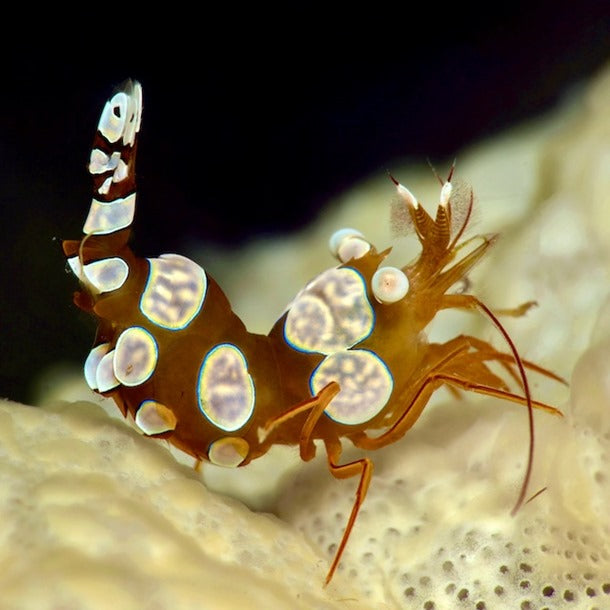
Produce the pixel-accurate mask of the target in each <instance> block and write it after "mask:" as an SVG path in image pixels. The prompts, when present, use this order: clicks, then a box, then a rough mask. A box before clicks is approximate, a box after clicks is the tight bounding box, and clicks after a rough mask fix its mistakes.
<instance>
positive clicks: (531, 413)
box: [470, 295, 534, 517]
mask: <svg viewBox="0 0 610 610" xmlns="http://www.w3.org/2000/svg"><path fill="white" fill-rule="evenodd" d="M470 297H471V298H472V299H473V301H474V303H475V305H476V306H477V307H478V308H479V309H480V310H481V311H482V312H483V313H484V314H485V315H486V316H487V317H488V318H489V319H490V320H491V321H492V322H493V325H494V326H495V327H496V328H497V329H498V330H499V331H500V332H501V333H502V335H503V336H504V339H505V341H506V343H507V344H508V346H509V348H510V351H511V352H512V353H513V357H514V359H515V363H516V365H517V368H518V369H519V375H520V377H521V382H522V384H523V392H524V393H525V402H526V404H527V415H528V425H529V437H530V438H529V448H528V457H527V467H526V469H525V476H524V477H523V483H522V484H521V491H520V492H519V497H518V498H517V502H516V503H515V505H514V506H513V509H512V510H511V511H510V514H511V517H514V516H515V515H516V514H517V512H518V510H519V509H520V508H521V506H523V503H524V501H525V496H526V494H527V488H528V486H529V482H530V479H531V477H532V468H533V464H534V406H533V404H532V396H531V393H530V388H529V383H528V381H527V375H526V374H525V367H524V366H523V362H522V360H521V356H519V352H518V351H517V348H516V347H515V344H514V343H513V340H512V339H511V338H510V335H509V334H508V332H507V330H506V329H505V328H504V326H502V324H501V323H500V320H498V318H497V317H496V316H495V315H494V314H493V313H492V311H491V309H489V307H487V305H485V303H483V302H482V301H480V300H479V299H477V297H475V296H472V295H470Z"/></svg>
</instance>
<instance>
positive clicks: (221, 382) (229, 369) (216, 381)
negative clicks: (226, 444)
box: [197, 343, 255, 432]
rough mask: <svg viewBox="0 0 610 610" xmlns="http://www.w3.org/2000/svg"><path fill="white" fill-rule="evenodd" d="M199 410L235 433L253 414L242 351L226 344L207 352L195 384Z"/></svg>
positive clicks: (252, 397)
mask: <svg viewBox="0 0 610 610" xmlns="http://www.w3.org/2000/svg"><path fill="white" fill-rule="evenodd" d="M197 396H198V402H199V409H200V410H201V412H202V413H203V414H204V415H205V416H206V417H207V418H208V419H209V420H210V421H211V422H212V423H213V424H214V425H215V426H217V427H218V428H220V429H221V430H225V431H227V432H233V431H235V430H239V428H241V427H242V426H243V425H244V424H246V423H247V422H248V420H249V419H250V417H251V416H252V413H253V411H254V402H255V391H254V382H253V381H252V377H251V376H250V374H249V373H248V364H247V362H246V359H245V357H244V355H243V354H242V352H241V351H240V350H239V349H238V348H237V347H235V345H232V344H230V343H221V344H220V345H217V346H216V347H214V348H213V349H211V350H210V351H209V352H208V353H207V355H206V357H205V358H204V360H203V363H202V364H201V369H200V370H199V380H198V384H197Z"/></svg>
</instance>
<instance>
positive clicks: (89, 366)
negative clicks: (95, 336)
mask: <svg viewBox="0 0 610 610" xmlns="http://www.w3.org/2000/svg"><path fill="white" fill-rule="evenodd" d="M109 349H110V343H100V344H99V345H96V346H95V347H94V348H93V349H92V350H91V351H90V352H89V355H88V356H87V359H86V360H85V366H84V370H85V381H86V382H87V385H88V386H89V387H90V388H91V389H92V390H97V389H98V385H97V369H98V367H99V365H100V362H101V360H102V358H103V357H104V356H105V355H106V354H107V353H108V350H109Z"/></svg>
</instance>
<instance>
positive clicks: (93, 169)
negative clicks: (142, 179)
mask: <svg viewBox="0 0 610 610" xmlns="http://www.w3.org/2000/svg"><path fill="white" fill-rule="evenodd" d="M141 117H142V87H141V86H140V83H138V82H136V81H131V80H128V81H126V82H125V83H124V84H123V85H122V87H121V88H120V89H119V90H118V91H117V92H116V93H115V94H114V95H113V97H112V98H111V99H110V100H109V101H108V102H106V105H105V106H104V110H103V111H102V114H101V116H100V120H99V123H98V127H97V132H96V134H95V138H94V140H93V146H92V149H91V158H90V160H89V172H90V173H91V176H92V179H93V199H92V201H91V206H90V208H89V213H88V215H87V219H86V220H85V224H84V225H83V233H84V234H85V235H84V237H83V238H82V239H81V240H67V241H64V242H63V244H62V246H63V250H64V253H65V255H66V257H67V258H68V263H69V265H70V267H71V269H72V271H73V272H74V274H75V275H76V276H77V277H78V278H79V279H80V280H81V281H82V282H83V283H84V284H85V285H86V286H87V288H88V290H89V292H92V293H103V292H108V291H110V290H115V289H116V288H118V287H119V286H120V285H122V282H123V281H124V280H125V278H126V274H127V269H126V265H125V262H124V261H123V260H122V259H120V258H117V257H116V256H113V255H117V254H119V253H120V251H121V249H122V248H123V247H124V246H125V245H126V243H127V240H128V239H129V234H130V228H131V224H132V222H133V217H134V213H135V204H136V179H135V160H136V148H137V134H138V131H139V129H140V121H141Z"/></svg>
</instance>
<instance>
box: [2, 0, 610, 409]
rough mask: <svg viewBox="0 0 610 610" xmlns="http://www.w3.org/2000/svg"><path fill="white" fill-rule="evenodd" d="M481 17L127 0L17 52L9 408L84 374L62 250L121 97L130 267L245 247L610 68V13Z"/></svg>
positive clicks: (544, 9) (8, 272)
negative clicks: (145, 11)
mask: <svg viewBox="0 0 610 610" xmlns="http://www.w3.org/2000/svg"><path fill="white" fill-rule="evenodd" d="M507 4H508V3H507ZM328 6H329V7H331V6H333V9H336V7H335V6H334V5H328ZM489 6H490V8H489V10H490V11H491V10H493V14H490V13H482V12H480V10H477V11H466V10H465V9H464V6H463V5H460V6H459V7H458V6H450V7H448V8H441V7H440V6H428V5H420V4H413V5H406V4H405V5H402V12H401V13H397V12H393V10H392V9H391V8H389V7H388V6H385V5H384V6H381V5H379V6H377V5H367V6H366V11H365V10H364V9H357V8H356V7H355V5H352V6H350V7H349V9H347V8H346V9H345V10H346V12H345V14H339V15H338V16H335V17H332V18H331V17H330V16H329V15H328V14H326V12H324V11H322V10H318V11H316V10H314V9H313V8H307V7H305V6H301V5H299V6H297V7H296V8H295V7H294V6H291V7H290V10H288V6H284V7H283V8H282V10H283V11H286V12H285V13H282V12H278V11H277V10H276V11H272V12H270V14H268V15H266V14H262V13H257V12H256V10H257V9H252V8H251V9H249V10H250V11H251V14H244V13H243V10H242V9H238V8H237V6H235V7H234V6H230V7H228V8H227V9H225V10H226V13H225V14H224V15H223V16H222V17H219V16H217V17H211V16H209V15H208V16H205V17H204V18H202V17H200V16H197V17H194V16H191V15H178V16H176V15H173V16H172V15H171V13H167V14H166V13H160V14H158V15H156V16H155V17H156V18H157V20H156V25H155V26H154V27H152V26H146V25H144V24H138V20H137V15H136V16H133V17H130V18H126V16H125V14H123V13H125V12H126V11H127V10H134V9H132V8H129V9H128V7H126V6H122V5H120V4H116V5H112V6H111V5H109V6H108V8H107V11H108V14H105V15H104V14H101V15H100V16H99V22H98V21H96V20H95V19H94V20H92V21H91V22H90V23H89V24H88V26H87V28H85V30H86V32H88V35H87V36H84V37H83V39H82V40H80V41H79V43H78V44H77V43H75V42H74V43H70V42H71V41H69V40H66V39H65V38H64V37H63V36H62V35H60V34H59V33H56V32H55V31H52V32H51V35H50V36H49V35H47V36H46V37H45V39H44V40H41V39H39V38H38V37H37V36H34V35H30V36H29V37H27V39H26V40H25V43H24V44H20V45H10V46H8V47H7V49H6V50H5V51H4V56H3V65H2V74H1V77H0V91H1V95H0V159H1V170H0V235H1V236H2V245H3V252H2V258H1V262H0V281H1V282H2V295H1V296H2V298H1V299H0V333H1V334H0V336H1V344H0V345H1V348H2V349H1V352H0V353H1V354H2V356H0V365H1V366H0V396H6V397H9V398H12V399H15V400H26V401H27V400H29V399H30V397H31V394H30V391H31V390H30V381H31V380H32V379H33V378H34V377H35V376H36V375H37V374H38V373H39V372H40V371H41V370H43V369H44V368H45V367H46V366H48V365H49V364H51V363H57V362H62V361H73V362H79V363H80V362H82V361H83V359H84V357H85V355H86V354H87V353H88V350H89V347H90V345H91V342H92V339H93V328H94V325H93V323H92V322H91V321H89V320H88V319H87V318H86V317H85V316H84V314H82V313H81V312H79V311H78V310H76V309H75V307H74V306H73V305H72V302H71V293H72V291H73V290H74V289H75V284H74V280H73V278H72V277H70V276H69V275H68V274H66V273H65V271H64V260H63V257H62V255H61V252H60V248H59V244H58V243H57V242H56V241H54V240H53V238H76V237H79V236H80V234H81V228H82V224H83V221H84V219H85V216H86V213H87V210H88V205H89V200H90V186H89V178H88V174H87V172H86V163H87V161H88V157H89V148H90V145H91V142H92V138H93V133H94V130H95V127H96V125H97V121H98V116H99V113H100V111H101V109H102V107H103V104H104V102H105V101H106V99H107V98H108V97H109V96H110V95H111V93H112V89H113V87H114V86H115V85H117V84H119V83H121V82H122V81H123V80H124V79H125V78H127V77H132V78H136V79H138V80H140V81H141V82H142V84H143V87H144V122H143V131H142V132H141V137H140V148H139V153H138V184H139V202H140V204H142V202H145V204H146V207H145V210H143V211H141V212H140V213H138V215H137V218H136V224H135V248H136V249H137V251H138V253H139V254H141V255H148V256H153V255H156V254H159V253H160V252H164V251H178V252H184V253H187V245H188V244H189V243H192V242H193V241H194V240H200V241H202V242H204V243H211V242H213V243H223V244H229V245H233V244H235V245H237V244H239V243H240V242H243V241H244V240H246V239H248V238H249V237H252V236H253V235H260V234H261V233H267V234H271V233H276V232H289V231H292V230H295V229H298V228H299V227H302V226H303V225H304V224H305V223H307V222H309V221H311V220H312V219H313V218H314V217H315V215H316V213H317V212H318V210H320V208H321V207H322V206H324V205H328V203H329V201H330V200H331V199H332V198H333V197H334V196H335V195H337V194H339V193H341V192H342V191H343V190H344V189H345V188H347V187H349V186H350V185H352V184H353V183H354V182H356V181H358V180H359V179H361V178H363V177H365V176H367V175H370V174H371V173H374V172H385V171H386V169H387V168H389V167H390V168H391V164H392V163H397V159H406V158H413V159H416V160H418V161H421V160H422V159H424V158H426V157H428V158H430V159H431V160H432V161H441V160H442V161H444V160H445V159H446V158H451V157H452V156H453V155H455V153H456V152H458V151H459V150H460V149H461V148H463V147H464V146H465V145H467V144H468V143H470V142H472V141H474V140H476V139H478V138H481V137H487V136H490V135H492V134H493V133H495V132H498V131H500V130H502V129H504V128H507V127H508V126H510V125H511V124H515V123H517V122H519V121H521V120H523V119H526V118H530V117H535V116H537V115H539V114H541V113H543V112H544V111H545V110H547V109H549V108H552V107H553V106H554V105H555V104H556V103H557V102H558V101H560V100H561V99H562V98H563V97H564V96H565V95H567V94H569V92H570V91H571V90H573V89H574V88H576V87H578V84H579V83H581V82H582V81H584V80H586V79H587V78H588V77H589V76H591V75H592V74H593V73H594V72H595V70H596V69H598V68H599V67H601V66H602V65H603V63H604V62H605V61H607V60H608V59H610V41H609V34H610V19H609V17H610V9H609V8H607V7H608V5H607V3H606V2H601V1H600V2H587V1H585V2H578V3H576V2H570V3H566V4H565V5H563V4H561V3H557V2H555V3H551V2H534V3H529V4H527V5H526V4H519V3H510V6H508V5H507V6H506V7H504V5H502V6H498V7H493V9H492V8H491V5H489ZM166 10H167V7H166ZM336 10H338V9H336ZM355 13H356V14H355ZM172 17H173V18H172ZM109 24H110V25H111V26H112V27H109ZM5 26H6V28H7V29H10V24H5ZM113 28H114V31H111V30H113ZM137 30H139V31H140V32H144V33H148V34H149V36H145V37H144V36H138V38H137V40H136V37H135V34H134V32H135V31H137ZM149 30H150V31H149ZM47 34H48V33H47ZM140 38H142V39H140ZM609 110H610V104H609Z"/></svg>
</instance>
